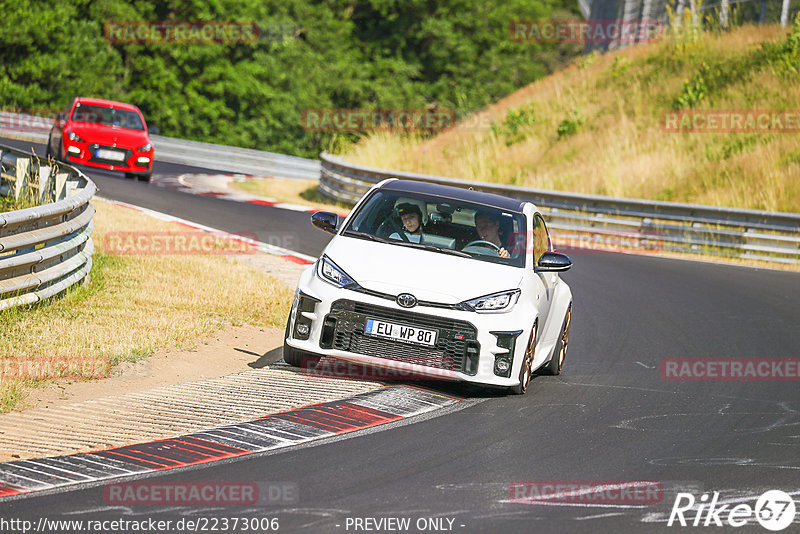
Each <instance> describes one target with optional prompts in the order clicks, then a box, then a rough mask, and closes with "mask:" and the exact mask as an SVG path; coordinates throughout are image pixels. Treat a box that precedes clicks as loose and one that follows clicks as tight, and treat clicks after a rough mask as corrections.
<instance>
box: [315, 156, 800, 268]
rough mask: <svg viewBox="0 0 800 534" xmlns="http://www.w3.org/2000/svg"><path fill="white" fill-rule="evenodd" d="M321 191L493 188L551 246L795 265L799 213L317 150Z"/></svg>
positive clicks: (799, 255) (336, 194)
mask: <svg viewBox="0 0 800 534" xmlns="http://www.w3.org/2000/svg"><path fill="white" fill-rule="evenodd" d="M320 158H321V160H322V171H321V174H320V182H319V191H320V193H321V194H322V195H324V196H326V197H329V198H331V199H333V200H336V201H340V202H344V203H348V204H351V205H352V204H355V202H357V201H358V199H360V198H361V197H362V196H363V195H364V193H366V192H367V190H368V189H369V188H370V187H371V186H372V185H374V184H376V183H378V182H380V181H382V180H385V179H386V178H402V179H407V180H419V181H424V182H432V183H437V184H443V185H451V186H456V187H472V188H473V189H475V190H477V191H485V192H488V193H496V194H500V195H503V196H507V197H512V198H518V199H521V200H527V201H531V202H533V203H534V204H536V205H537V206H538V207H539V208H540V209H541V210H542V212H543V214H544V215H545V217H546V218H547V220H548V226H549V228H550V229H551V230H553V235H554V240H555V242H556V245H559V246H562V247H564V246H566V247H572V248H592V249H601V250H602V249H606V250H612V251H613V250H617V251H626V250H635V251H640V252H658V251H661V250H667V251H674V252H689V253H699V254H711V255H718V256H727V257H737V258H745V259H754V260H765V261H771V262H779V263H788V264H800V214H797V213H773V212H768V211H758V210H742V209H733V208H723V207H714V206H703V205H697V204H682V203H676V202H657V201H648V200H639V199H628V198H612V197H603V196H599V195H582V194H576V193H564V192H559V191H547V190H539V189H529V188H525V187H517V186H510V185H500V184H492V183H488V182H470V181H466V180H458V179H455V178H445V177H442V176H433V175H428V174H416V173H410V172H401V171H391V170H386V169H377V168H373V167H365V166H362V165H355V164H352V163H347V162H346V161H344V160H343V159H342V158H340V157H337V156H333V155H331V154H327V153H324V152H323V153H322V154H321V156H320Z"/></svg>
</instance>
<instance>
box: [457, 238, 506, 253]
mask: <svg viewBox="0 0 800 534" xmlns="http://www.w3.org/2000/svg"><path fill="white" fill-rule="evenodd" d="M473 245H474V246H478V247H487V248H491V249H492V250H494V251H495V252H497V253H498V254H500V249H501V248H502V247H498V246H497V245H495V244H494V243H492V242H491V241H484V240H483V239H477V240H475V241H470V242H469V243H467V244H466V245H464V248H462V249H461V250H464V249H467V248H469V247H471V246H473Z"/></svg>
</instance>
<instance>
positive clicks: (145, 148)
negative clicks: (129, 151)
mask: <svg viewBox="0 0 800 534" xmlns="http://www.w3.org/2000/svg"><path fill="white" fill-rule="evenodd" d="M152 148H153V143H147V144H146V145H143V146H140V147H139V148H137V149H136V150H138V151H139V152H149V151H150V150H151V149H152Z"/></svg>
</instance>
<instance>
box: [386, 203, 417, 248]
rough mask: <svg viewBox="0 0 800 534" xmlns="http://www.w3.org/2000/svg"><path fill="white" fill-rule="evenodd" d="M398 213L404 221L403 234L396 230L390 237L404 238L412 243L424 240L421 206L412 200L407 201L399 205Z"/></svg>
mask: <svg viewBox="0 0 800 534" xmlns="http://www.w3.org/2000/svg"><path fill="white" fill-rule="evenodd" d="M397 213H398V215H400V220H401V221H402V222H403V230H402V232H403V236H404V237H405V239H403V236H401V235H400V233H399V232H394V233H393V234H392V235H390V236H389V239H402V240H404V241H406V240H407V241H410V242H412V243H419V242H420V241H421V240H422V211H421V210H420V209H419V206H417V205H416V204H412V203H410V202H405V203H403V204H400V205H399V206H397Z"/></svg>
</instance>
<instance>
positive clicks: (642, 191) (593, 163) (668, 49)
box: [346, 23, 800, 212]
mask: <svg viewBox="0 0 800 534" xmlns="http://www.w3.org/2000/svg"><path fill="white" fill-rule="evenodd" d="M792 31H793V32H794V34H796V37H795V39H797V40H798V41H797V42H798V43H800V23H798V24H795V28H794V29H793V30H792ZM791 42H792V41H791V39H790V37H789V34H787V30H786V29H783V28H781V27H779V26H777V25H773V26H745V27H741V28H737V29H735V30H733V31H731V32H727V33H715V32H708V33H706V34H703V35H700V36H699V37H697V38H696V39H692V38H681V39H679V38H674V39H667V40H665V41H663V42H660V43H655V44H651V45H640V46H636V47H632V48H629V49H626V50H622V51H619V52H614V53H608V54H605V55H591V56H585V57H582V58H578V59H577V60H576V61H575V62H574V64H572V65H571V66H569V67H567V68H566V69H564V70H562V71H560V72H557V73H554V74H552V75H550V76H548V77H546V78H544V79H542V80H539V81H537V82H535V83H533V84H531V85H529V86H528V87H525V88H522V89H520V90H519V91H517V92H515V93H514V94H512V95H510V96H508V97H507V98H505V99H503V100H501V101H500V102H498V103H497V104H495V105H493V106H490V107H488V108H487V109H485V110H484V111H482V112H481V113H480V114H478V115H477V116H476V117H472V118H469V119H467V120H466V121H465V124H469V125H470V126H469V127H458V126H456V127H455V128H453V129H451V130H450V131H448V132H444V133H442V134H439V135H438V136H436V137H433V138H430V139H422V138H419V137H409V136H402V135H392V134H387V133H380V134H375V135H373V136H371V137H368V138H365V139H363V140H362V141H361V142H359V143H357V144H356V145H354V146H352V147H350V149H349V150H348V153H347V154H346V157H347V159H348V160H350V161H353V162H355V163H360V164H363V165H369V166H374V167H382V168H388V169H396V170H404V171H411V172H421V173H427V174H436V175H442V176H451V177H457V178H462V179H466V180H475V181H488V182H496V183H504V184H513V185H520V186H527V187H534V188H541V189H555V190H564V191H573V192H579V193H592V194H600V195H610V196H619V197H629V198H647V199H652V200H666V201H676V202H694V203H700V204H710V205H719V206H732V207H739V208H750V209H764V210H770V211H785V212H800V136H798V135H797V134H796V133H771V134H770V133H750V134H744V133H670V132H667V131H665V129H664V125H663V124H662V123H663V119H662V117H663V114H664V113H665V112H666V111H668V110H670V109H676V108H679V107H685V108H693V109H709V110H719V109H740V110H781V109H788V110H797V109H798V102H800V67H798V65H800V62H798V61H796V60H797V58H800V49H795V50H794V51H791V50H789V48H787V47H789V46H790V43H791ZM780 47H784V48H783V49H781V48H780ZM765 58H766V59H765ZM698 95H699V96H698Z"/></svg>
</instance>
